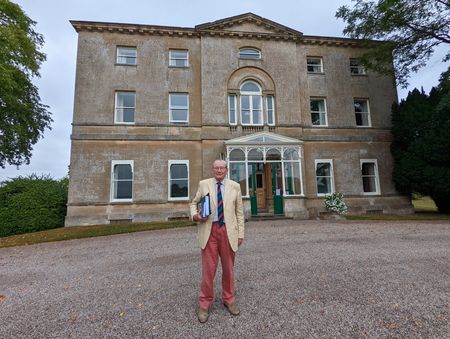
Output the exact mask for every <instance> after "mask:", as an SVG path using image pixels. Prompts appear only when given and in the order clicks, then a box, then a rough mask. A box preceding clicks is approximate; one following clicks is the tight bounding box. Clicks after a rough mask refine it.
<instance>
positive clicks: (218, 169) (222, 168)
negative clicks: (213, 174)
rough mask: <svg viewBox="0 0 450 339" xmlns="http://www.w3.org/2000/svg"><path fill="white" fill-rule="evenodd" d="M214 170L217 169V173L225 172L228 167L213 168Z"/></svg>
mask: <svg viewBox="0 0 450 339" xmlns="http://www.w3.org/2000/svg"><path fill="white" fill-rule="evenodd" d="M213 169H215V170H216V171H224V170H226V169H227V168H226V167H213Z"/></svg>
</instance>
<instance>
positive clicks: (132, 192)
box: [110, 160, 134, 202]
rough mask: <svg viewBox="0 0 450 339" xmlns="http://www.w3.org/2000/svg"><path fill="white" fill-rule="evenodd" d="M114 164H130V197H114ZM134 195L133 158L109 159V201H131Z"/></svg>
mask: <svg viewBox="0 0 450 339" xmlns="http://www.w3.org/2000/svg"><path fill="white" fill-rule="evenodd" d="M116 165H131V199H118V198H114V167H115V166H116ZM133 195H134V160H112V161H111V181H110V201H111V202H133Z"/></svg>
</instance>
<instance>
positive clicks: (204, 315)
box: [198, 308, 209, 324]
mask: <svg viewBox="0 0 450 339" xmlns="http://www.w3.org/2000/svg"><path fill="white" fill-rule="evenodd" d="M208 317H209V312H208V310H204V309H203V308H199V309H198V321H200V322H201V323H202V324H203V323H206V322H207V321H208Z"/></svg>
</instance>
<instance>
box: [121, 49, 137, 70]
mask: <svg viewBox="0 0 450 339" xmlns="http://www.w3.org/2000/svg"><path fill="white" fill-rule="evenodd" d="M120 49H130V50H134V51H135V56H134V57H130V56H126V55H121V54H120ZM120 58H125V59H134V63H128V62H121V61H120ZM116 64H117V65H128V66H136V65H137V48H136V47H134V46H117V47H116Z"/></svg>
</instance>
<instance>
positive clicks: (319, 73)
mask: <svg viewBox="0 0 450 339" xmlns="http://www.w3.org/2000/svg"><path fill="white" fill-rule="evenodd" d="M306 73H308V74H317V75H325V72H306Z"/></svg>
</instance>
